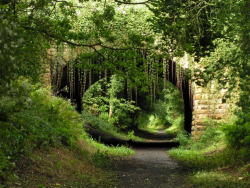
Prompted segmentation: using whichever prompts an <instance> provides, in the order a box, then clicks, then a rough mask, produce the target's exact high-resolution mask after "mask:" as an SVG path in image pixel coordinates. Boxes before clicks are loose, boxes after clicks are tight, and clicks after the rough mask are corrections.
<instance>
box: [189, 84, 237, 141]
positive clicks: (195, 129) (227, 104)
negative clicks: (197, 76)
mask: <svg viewBox="0 0 250 188" xmlns="http://www.w3.org/2000/svg"><path fill="white" fill-rule="evenodd" d="M193 91H194V95H193V121H192V134H193V135H194V136H195V137H197V136H198V135H199V134H201V132H202V131H203V130H205V129H206V126H208V123H206V121H207V120H208V119H214V120H226V119H228V117H229V116H231V115H232V110H231V109H232V106H234V104H233V103H232V101H229V100H224V99H223V95H224V94H225V92H226V90H224V89H222V90H217V89H216V83H215V82H214V83H211V84H209V85H207V87H200V86H197V85H196V84H194V83H193Z"/></svg>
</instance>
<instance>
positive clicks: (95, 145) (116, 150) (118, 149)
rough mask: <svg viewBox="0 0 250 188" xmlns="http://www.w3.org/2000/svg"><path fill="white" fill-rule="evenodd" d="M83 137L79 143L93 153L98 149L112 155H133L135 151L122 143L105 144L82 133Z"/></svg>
mask: <svg viewBox="0 0 250 188" xmlns="http://www.w3.org/2000/svg"><path fill="white" fill-rule="evenodd" d="M83 137H84V139H81V141H80V142H79V145H80V146H82V147H84V148H85V149H86V150H87V151H89V152H90V153H95V152H97V151H100V152H106V153H107V154H109V155H112V156H128V155H133V154H134V153H135V151H134V150H132V149H130V148H128V147H126V146H123V145H121V146H107V145H105V144H102V143H99V142H97V141H95V140H93V139H92V138H90V137H87V136H86V135H84V136H83Z"/></svg>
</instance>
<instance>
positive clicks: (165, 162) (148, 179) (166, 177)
mask: <svg viewBox="0 0 250 188" xmlns="http://www.w3.org/2000/svg"><path fill="white" fill-rule="evenodd" d="M169 149H170V148H145V147H144V148H135V151H136V154H135V155H133V156H131V157H129V158H126V159H122V160H118V161H115V167H114V168H115V171H116V172H117V174H118V177H117V179H118V181H119V182H120V185H119V186H118V188H144V187H147V188H171V187H186V186H184V182H183V175H181V169H180V168H179V167H178V164H177V163H176V162H174V161H173V159H171V158H170V156H169V155H168V154H167V152H166V151H167V150H169Z"/></svg>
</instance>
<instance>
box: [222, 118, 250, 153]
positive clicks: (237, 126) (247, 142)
mask: <svg viewBox="0 0 250 188" xmlns="http://www.w3.org/2000/svg"><path fill="white" fill-rule="evenodd" d="M241 117H242V115H241ZM245 117H246V118H245V119H243V118H239V119H238V120H237V121H236V122H235V123H233V124H230V125H226V126H225V127H224V129H223V131H224V132H225V136H226V139H227V141H228V143H229V145H230V146H232V147H235V148H242V147H246V148H247V147H248V148H249V146H250V123H249V121H247V119H249V114H247V115H246V116H245Z"/></svg>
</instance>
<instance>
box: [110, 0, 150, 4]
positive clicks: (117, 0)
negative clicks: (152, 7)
mask: <svg viewBox="0 0 250 188" xmlns="http://www.w3.org/2000/svg"><path fill="white" fill-rule="evenodd" d="M114 1H115V2H117V3H121V4H125V5H145V4H147V3H149V2H150V1H149V0H148V1H144V2H137V3H130V2H125V1H120V0H114Z"/></svg>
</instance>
